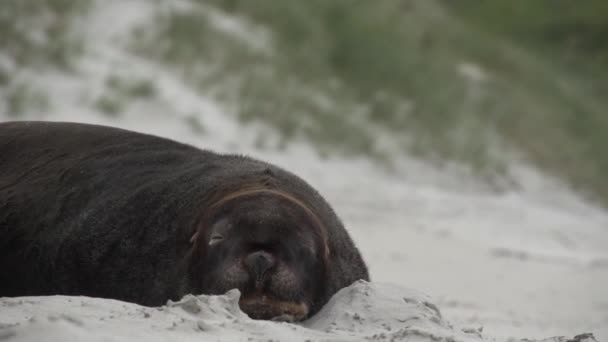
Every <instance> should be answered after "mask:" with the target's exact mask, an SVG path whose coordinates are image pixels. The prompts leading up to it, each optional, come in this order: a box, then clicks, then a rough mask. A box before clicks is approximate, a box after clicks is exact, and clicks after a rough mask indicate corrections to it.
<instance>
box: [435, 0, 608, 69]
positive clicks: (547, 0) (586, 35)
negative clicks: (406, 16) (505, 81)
mask: <svg viewBox="0 0 608 342" xmlns="http://www.w3.org/2000/svg"><path fill="white" fill-rule="evenodd" d="M443 3H444V4H445V5H447V6H448V7H449V8H450V9H451V10H453V11H454V12H455V13H457V14H458V15H461V16H463V17H464V18H465V19H466V20H468V21H470V22H472V23H474V24H476V25H478V27H479V28H481V29H485V30H489V31H491V32H494V33H497V34H500V35H501V36H504V37H508V38H509V39H512V40H513V41H515V42H517V43H523V44H526V45H527V46H528V47H529V48H531V49H533V50H537V51H542V50H545V51H550V52H554V53H555V55H553V56H552V57H553V58H558V59H560V60H561V61H563V62H577V63H578V62H581V63H594V64H599V65H600V66H601V67H603V68H608V39H606V37H608V1H604V0H586V1H584V2H581V1H570V0H536V1H509V0H495V1H479V0H443Z"/></svg>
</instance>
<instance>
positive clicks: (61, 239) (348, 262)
mask: <svg viewBox="0 0 608 342" xmlns="http://www.w3.org/2000/svg"><path fill="white" fill-rule="evenodd" d="M0 161H1V164H2V167H1V168H0V296H32V295H58V294H60V295H86V296H94V297H104V298H114V299H119V300H125V301H130V302H135V303H139V304H143V305H150V306H156V305H162V304H164V303H165V302H166V301H167V300H168V299H172V300H178V299H180V298H181V297H182V296H184V295H185V294H188V293H194V294H223V293H225V292H226V291H228V290H230V289H233V288H237V289H239V290H240V291H241V293H242V296H241V300H240V303H239V304H240V306H241V309H242V310H243V311H244V312H245V313H247V314H248V315H249V316H250V317H252V318H257V319H277V320H287V321H293V320H301V319H305V318H306V317H309V316H310V315H312V314H314V313H315V312H317V311H318V310H319V309H320V307H322V306H323V305H324V304H325V303H326V302H327V301H328V299H329V298H330V297H331V296H332V295H333V294H334V293H335V292H337V291H338V290H339V289H341V288H343V287H345V286H348V285H350V284H351V283H353V282H354V281H356V280H358V279H365V280H368V278H369V276H368V272H367V268H366V266H365V263H364V262H363V260H362V258H361V255H360V253H359V251H358V250H357V248H356V247H355V245H354V243H353V242H352V240H351V238H350V237H349V235H348V233H347V231H346V230H345V229H344V227H343V225H342V223H341V221H340V220H339V218H338V217H337V216H336V214H335V213H334V211H333V210H332V208H331V207H330V205H329V204H328V203H327V202H326V201H325V200H324V199H323V198H322V197H321V195H319V194H318V192H317V191H315V190H314V189H313V188H312V187H311V186H310V185H308V184H307V183H306V182H305V181H303V180H302V179H300V178H299V177H297V176H295V175H294V174H292V173H290V172H288V171H286V170H283V169H281V168H278V167H276V166H274V165H271V164H268V163H265V162H262V161H259V160H255V159H252V158H249V157H244V156H238V155H222V154H216V153H213V152H211V151H206V150H200V149H197V148H195V147H192V146H189V145H184V144H180V143H177V142H174V141H171V140H168V139H163V138H159V137H155V136H150V135H145V134H140V133H135V132H131V131H125V130H121V129H116V128H110V127H104V126H95V125H84V124H75V123H49V122H9V123H1V124H0Z"/></svg>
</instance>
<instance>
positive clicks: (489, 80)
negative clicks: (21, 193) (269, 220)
mask: <svg viewBox="0 0 608 342" xmlns="http://www.w3.org/2000/svg"><path fill="white" fill-rule="evenodd" d="M89 3H90V1H89V0H19V1H2V2H0V32H1V34H0V46H1V47H2V54H3V55H4V56H8V57H9V59H10V60H11V61H13V62H14V63H15V64H16V66H13V67H15V68H19V67H22V66H27V67H30V66H31V67H34V68H38V67H40V66H42V67H45V66H53V67H57V68H61V69H68V70H69V69H70V65H71V63H72V61H73V60H74V58H75V57H77V56H78V55H79V53H80V51H82V49H83V42H82V41H80V40H79V39H78V38H77V37H76V36H75V35H74V33H75V32H74V30H73V28H70V27H71V24H70V23H71V20H72V19H73V17H75V16H77V15H78V14H80V13H83V11H84V10H85V9H87V8H88V5H89ZM192 3H193V4H194V6H193V7H192V8H190V7H188V6H185V7H181V6H178V7H180V8H181V9H177V7H171V6H159V8H163V10H161V11H159V14H158V17H157V18H155V19H156V20H154V21H151V22H149V23H147V24H146V26H144V27H141V28H140V29H139V30H137V31H136V32H134V35H133V37H132V38H133V39H132V45H133V50H134V51H136V52H138V53H140V54H141V55H142V56H145V57H146V58H155V59H157V60H159V61H161V62H163V63H165V64H166V65H167V66H169V67H170V68H171V69H172V70H173V71H175V72H177V73H178V74H179V75H180V76H181V77H183V78H184V79H185V80H187V81H188V82H189V83H190V84H192V85H193V86H194V87H195V88H196V89H200V90H201V92H203V93H204V94H206V95H209V94H211V95H213V96H215V97H216V98H217V99H218V100H219V101H222V102H223V103H224V104H225V105H226V108H228V109H233V110H234V112H236V113H237V114H238V116H239V118H240V119H241V120H243V121H244V122H251V121H263V122H265V123H267V124H270V125H273V126H275V127H276V128H277V130H278V131H279V132H281V133H282V137H283V140H282V142H280V144H281V145H282V144H283V143H285V142H287V141H289V140H290V139H298V138H304V139H307V140H310V141H312V142H313V143H314V144H315V146H317V148H318V149H319V152H320V153H321V154H322V155H327V154H329V153H346V154H364V155H372V156H373V157H375V158H378V160H380V161H382V162H385V163H387V164H388V165H390V160H391V158H392V157H393V156H394V155H395V153H400V152H401V153H402V152H404V151H406V150H407V151H409V152H410V153H415V154H417V155H419V156H421V157H424V158H427V159H429V160H431V161H434V162H437V163H442V162H444V161H459V162H463V163H466V164H467V165H470V166H471V168H472V170H474V171H475V172H477V173H478V174H479V175H480V176H483V177H486V178H487V179H488V180H494V179H498V178H501V177H506V175H507V174H508V172H506V171H508V163H509V162H511V161H512V160H513V155H515V156H517V157H522V158H524V159H526V160H528V161H530V162H532V163H534V164H536V165H537V166H539V167H541V168H543V169H544V170H545V171H546V172H548V173H550V174H553V175H556V176H559V177H562V178H563V179H565V180H567V181H569V182H570V184H572V185H573V186H574V187H575V188H577V189H578V190H581V191H583V192H584V193H586V194H590V195H593V196H594V197H595V198H598V199H600V200H602V201H603V202H604V203H608V182H605V181H604V180H603V176H604V174H607V173H608V154H606V153H604V151H603V149H604V146H608V134H606V132H607V131H608V115H606V112H607V109H608V98H606V96H605V95H604V94H606V93H607V92H608V77H607V76H608V39H604V37H606V36H608V35H607V33H608V31H607V30H608V20H605V19H608V2H606V1H603V0H586V1H585V2H574V1H568V0H538V1H528V2H524V1H508V0H496V1H481V0H477V1H474V0H458V1H457V0H383V1H369V0H331V1H327V0H306V1H302V0H281V1H276V0H192ZM170 8H173V9H170ZM76 33H77V32H76ZM15 74H16V73H15V72H14V70H11V69H10V68H8V69H7V68H6V63H4V64H0V90H2V94H4V95H2V96H4V97H5V99H4V100H5V102H6V103H7V104H8V107H9V110H10V111H11V113H12V114H13V115H19V113H20V112H23V111H24V110H25V108H26V107H27V106H28V103H33V104H35V105H36V106H40V107H41V106H43V105H44V102H45V101H44V94H42V93H40V91H38V89H37V88H33V87H31V86H30V85H28V84H23V82H22V81H21V80H18V79H17V78H16V77H15ZM105 86H106V89H105V92H104V93H102V94H100V96H99V98H98V99H97V101H96V102H95V104H94V105H95V106H97V108H98V109H100V110H101V111H102V112H103V113H105V114H107V115H111V116H117V115H120V113H121V112H122V111H123V110H124V108H125V105H126V103H127V102H128V101H130V100H131V99H134V98H141V99H145V98H150V97H154V96H155V92H156V89H155V88H154V86H153V83H152V82H151V81H149V80H135V81H132V80H125V79H121V78H118V77H110V78H109V79H108V80H107V82H106V85H105ZM0 95H1V94H0ZM191 124H192V126H193V129H194V130H195V131H201V132H202V131H204V127H203V126H202V125H200V122H199V123H198V124H197V122H196V121H192V123H191ZM259 140H260V145H266V141H265V137H260V139H259ZM387 141H388V143H387ZM279 147H280V146H279ZM513 147H514V149H513Z"/></svg>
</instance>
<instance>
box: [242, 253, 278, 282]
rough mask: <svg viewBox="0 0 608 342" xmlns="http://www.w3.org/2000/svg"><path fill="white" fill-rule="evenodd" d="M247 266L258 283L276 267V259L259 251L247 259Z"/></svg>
mask: <svg viewBox="0 0 608 342" xmlns="http://www.w3.org/2000/svg"><path fill="white" fill-rule="evenodd" d="M245 265H246V266H247V268H248V269H249V272H250V273H251V275H252V276H253V277H254V278H255V279H256V281H261V280H262V279H263V278H264V275H265V274H266V272H267V271H268V270H269V269H271V268H272V267H274V265H275V259H274V257H273V256H272V255H271V254H270V253H267V252H264V251H258V252H253V253H251V254H249V255H248V256H247V257H246V258H245Z"/></svg>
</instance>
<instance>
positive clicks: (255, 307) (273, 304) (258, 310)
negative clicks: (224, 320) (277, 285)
mask: <svg viewBox="0 0 608 342" xmlns="http://www.w3.org/2000/svg"><path fill="white" fill-rule="evenodd" d="M239 306H240V307H241V310H243V312H245V313H246V314H247V315H248V316H249V317H251V318H253V319H264V320H273V321H281V322H297V321H301V320H303V319H304V318H306V316H307V315H308V312H309V308H308V305H306V304H305V303H303V302H297V301H285V300H280V299H276V298H273V297H269V296H267V295H264V294H255V295H250V296H246V297H242V298H241V299H240V300H239Z"/></svg>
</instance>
